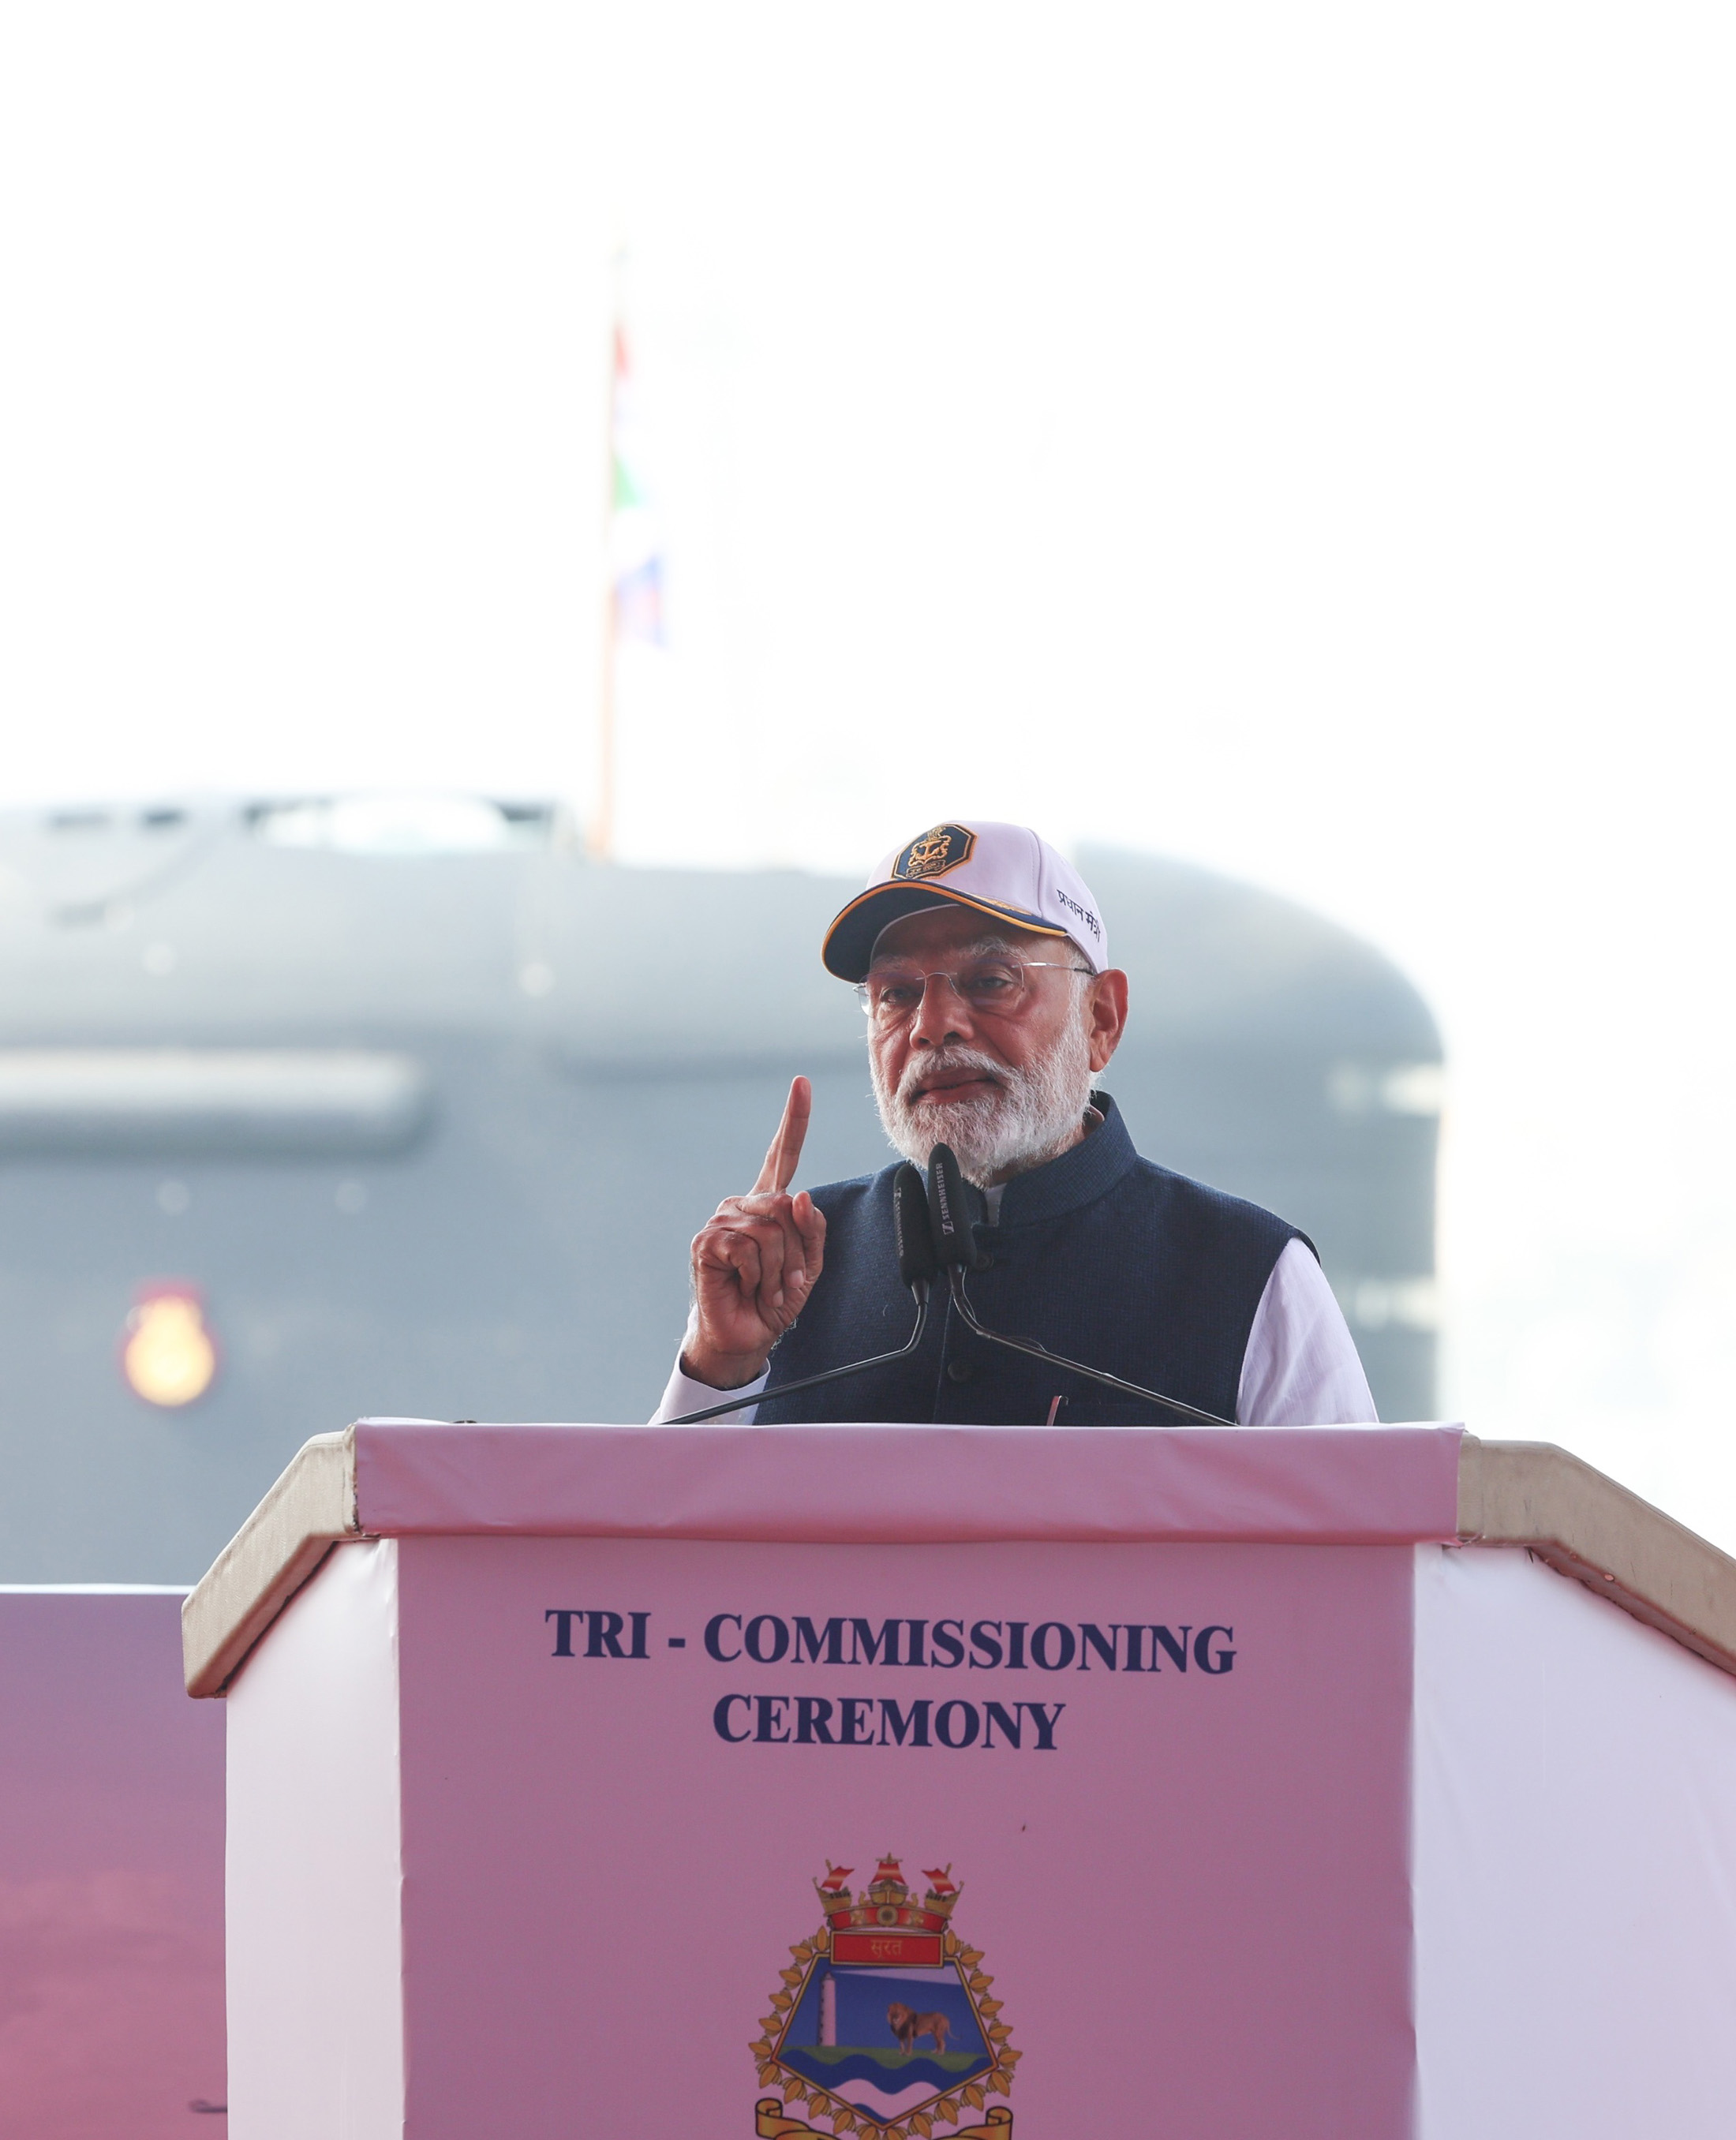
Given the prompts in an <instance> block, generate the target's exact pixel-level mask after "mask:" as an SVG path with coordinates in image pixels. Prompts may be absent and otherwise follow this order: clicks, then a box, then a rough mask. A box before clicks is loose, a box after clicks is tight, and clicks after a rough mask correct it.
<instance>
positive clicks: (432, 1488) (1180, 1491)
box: [183, 1420, 1736, 1696]
mask: <svg viewBox="0 0 1736 2140" xmlns="http://www.w3.org/2000/svg"><path fill="white" fill-rule="evenodd" d="M429 1534H448V1535H451V1534H459V1535H466V1534H468V1535H488V1536H495V1537H506V1536H541V1537H550V1536H559V1537H586V1538H643V1539H738V1540H748V1541H760V1542H764V1543H767V1544H778V1543H793V1542H798V1541H808V1542H813V1543H817V1544H969V1543H973V1542H981V1541H988V1540H995V1539H1003V1540H1022V1541H1031V1542H1049V1543H1052V1542H1059V1541H1071V1542H1078V1543H1102V1544H1108V1543H1116V1542H1120V1543H1129V1542H1138V1541H1156V1540H1167V1541H1171V1542H1175V1543H1181V1542H1190V1543H1202V1542H1214V1543H1226V1542H1240V1543H1248V1544H1277V1543H1286V1544H1322V1545H1325V1544H1339V1545H1342V1544H1362V1545H1376V1544H1384V1545H1391V1544H1422V1543H1426V1542H1430V1541H1433V1542H1436V1543H1439V1544H1451V1543H1455V1542H1465V1543H1469V1542H1478V1543H1486V1544H1516V1545H1520V1544H1522V1545H1525V1546H1528V1547H1529V1548H1530V1549H1532V1550H1533V1551H1535V1552H1537V1553H1539V1555H1540V1556H1541V1557H1542V1558H1545V1559H1547V1560H1548V1561H1550V1562H1551V1563H1552V1564H1553V1565H1555V1566H1557V1567H1558V1568H1561V1569H1562V1572H1563V1573H1568V1574H1571V1575H1574V1576H1576V1577H1577V1578H1579V1579H1580V1580H1582V1581H1584V1582H1586V1583H1589V1584H1590V1585H1591V1588H1594V1589H1595V1590H1596V1591H1597V1592H1598V1593H1599V1594H1601V1595H1602V1596H1604V1597H1606V1598H1610V1599H1611V1600H1612V1601H1613V1602H1614V1603H1617V1604H1619V1605H1621V1606H1623V1607H1625V1608H1626V1610H1628V1611H1630V1612H1634V1613H1635V1614H1636V1615H1637V1616H1638V1617H1640V1618H1642V1619H1645V1620H1647V1621H1649V1622H1650V1623H1651V1624H1653V1625H1654V1626H1656V1627H1661V1628H1662V1629H1663V1630H1664V1631H1665V1632H1667V1633H1670V1634H1671V1635H1672V1636H1674V1637H1675V1638H1676V1639H1678V1640H1679V1641H1682V1642H1685V1643H1687V1645H1688V1646H1689V1647H1691V1648H1693V1649H1694V1650H1696V1651H1698V1652H1699V1654H1700V1655H1702V1656H1704V1657H1708V1658H1709V1660H1710V1661H1713V1662H1714V1663H1716V1664H1719V1665H1720V1666H1724V1668H1725V1669H1727V1670H1732V1671H1736V1562H1733V1561H1731V1560H1730V1559H1729V1558H1727V1557H1726V1556H1725V1555H1724V1554H1723V1553H1719V1551H1718V1550H1717V1549H1716V1548H1714V1547H1713V1546H1711V1545H1709V1544H1707V1543H1706V1542H1705V1541H1704V1539H1699V1538H1697V1537H1696V1536H1695V1535H1694V1534H1693V1533H1692V1532H1691V1531H1689V1530H1687V1529H1685V1528H1684V1527H1683V1526H1682V1525H1680V1524H1676V1523H1675V1522H1673V1521H1672V1520H1671V1519H1670V1518H1669V1517H1667V1516H1665V1515H1664V1514H1661V1513H1660V1511H1659V1510H1657V1509H1653V1508H1651V1507H1650V1506H1649V1505H1648V1504H1646V1503H1645V1502H1644V1501H1641V1500H1640V1499H1639V1498H1638V1497H1637V1496H1636V1495H1632V1494H1630V1493H1628V1492H1627V1491H1626V1489H1624V1488H1622V1487H1621V1486H1618V1485H1616V1484H1615V1482H1614V1481H1613V1480H1608V1479H1606V1478H1604V1477H1603V1475H1601V1473H1599V1472H1597V1471H1596V1470H1593V1469H1592V1468H1591V1466H1590V1465H1586V1464H1583V1463H1582V1462H1580V1461H1579V1460H1578V1459H1577V1458H1575V1457H1572V1456H1570V1455H1567V1453H1566V1452H1565V1451H1564V1450H1557V1449H1552V1448H1550V1447H1549V1446H1548V1445H1546V1444H1541V1443H1500V1442H1481V1441H1478V1440H1477V1439H1476V1438H1475V1437H1474V1436H1469V1435H1466V1434H1464V1432H1463V1431H1462V1430H1461V1429H1460V1428H1459V1427H1456V1426H1396V1427H1314V1428H1294V1427H1287V1428H1255V1427H1236V1428H1212V1427H1187V1428H1089V1427H1084V1428H1081V1427H1061V1428H1046V1427H969V1426H873V1425H863V1426H772V1427H757V1426H694V1427H666V1426H555V1425H548V1426H542V1425H529V1426H495V1425H487V1424H478V1423H472V1422H460V1423H456V1424H454V1423H447V1422H442V1421H429V1420H362V1421H358V1422H357V1423H356V1425H355V1426H351V1427H350V1428H349V1429H348V1430H346V1432H344V1433H342V1434H335V1435H323V1436H318V1437H316V1439H315V1440H314V1441H310V1442H308V1443H307V1444H306V1445H305V1446H304V1447H303V1448H302V1450H301V1451H300V1452H299V1454H298V1455H297V1457H296V1458H295V1460H294V1461H293V1462H292V1464H291V1465H290V1466H289V1468H288V1470H286V1471H285V1472H284V1474H283V1475H282V1478H281V1479H279V1480H278V1481H277V1484H276V1485H274V1486H273V1487H272V1490H271V1492H270V1493H269V1494H268V1495H267V1496H266V1498H265V1499H264V1500H263V1501H262V1503H261V1504H260V1505H259V1507H258V1508H257V1509H256V1510H255V1511H254V1513H253V1515H252V1516H251V1517H249V1518H248V1522H247V1523H246V1524H244V1525H243V1528H242V1529H241V1531H240V1532H239V1533H238V1534H237V1536H236V1537H235V1539H233V1541H232V1542H231V1544H229V1545H228V1546H227V1547H226V1548H225V1549H224V1550H223V1553H222V1554H220V1555H219V1557H218V1560H217V1562H216V1563H215V1564H214V1565H213V1568H211V1570H210V1571H209V1573H208V1574H207V1575H206V1576H205V1578H204V1580H203V1581H202V1582H201V1583H199V1586H198V1587H197V1588H196V1589H195V1590H194V1592H193V1593H192V1595H191V1596H190V1597H189V1598H188V1599H187V1601H186V1604H185V1607H184V1612H183V1632H184V1650H185V1664H186V1674H187V1686H188V1691H189V1693H191V1694H194V1695H201V1696H204V1695H214V1694H219V1693H221V1692H222V1691H223V1688H224V1686H226V1685H227V1684H228V1681H229V1680H230V1679H231V1678H232V1677H233V1675H234V1674H235V1672H236V1671H238V1670H239V1668H240V1666H241V1665H242V1663H243V1661H245V1659H246V1657H247V1655H248V1652H249V1651H250V1650H251V1648H252V1647H253V1644H254V1643H255V1642H257V1641H258V1640H259V1639H260V1637H262V1635H263V1634H264V1632H266V1630H267V1628H268V1627H269V1626H270V1624H271V1622H272V1620H273V1619H274V1618H275V1617H277V1613H278V1612H281V1611H282V1608H283V1607H284V1605H285V1604H286V1603H287V1602H288V1600H289V1598H291V1597H292V1595H293V1593H295V1591H296V1590H297V1589H298V1588H300V1586H301V1585H302V1583H305V1582H306V1580H307V1579H308V1578H309V1577H310V1576H311V1574H312V1573H313V1572H314V1571H315V1569H316V1568H317V1567H318V1565H319V1563H320V1562H321V1560H322V1559H323V1558H325V1556H326V1553H328V1552H329V1551H330V1550H331V1548H332V1547H333V1546H334V1545H336V1544H341V1543H343V1542H344V1541H346V1540H351V1541H353V1540H357V1539H367V1538H379V1537H407V1536H414V1535H429Z"/></svg>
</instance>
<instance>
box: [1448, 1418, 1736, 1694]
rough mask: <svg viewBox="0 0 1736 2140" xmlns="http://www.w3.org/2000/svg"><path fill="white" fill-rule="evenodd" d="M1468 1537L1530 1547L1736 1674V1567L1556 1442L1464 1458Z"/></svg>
mask: <svg viewBox="0 0 1736 2140" xmlns="http://www.w3.org/2000/svg"><path fill="white" fill-rule="evenodd" d="M1459 1537H1460V1538H1461V1539H1464V1542H1465V1543H1466V1544H1468V1545H1470V1544H1476V1545H1523V1546H1525V1547H1528V1549H1530V1551H1531V1552H1532V1553H1535V1554H1536V1555H1537V1558H1538V1559H1539V1560H1542V1561H1547V1563H1548V1564H1549V1566H1550V1567H1552V1568H1556V1569H1557V1570H1559V1572H1560V1573H1562V1574H1563V1575H1571V1576H1572V1577H1573V1578H1574V1579H1575V1580H1576V1581H1577V1582H1579V1583H1584V1584H1585V1586H1586V1588H1587V1589H1588V1590H1591V1591H1594V1592H1595V1593H1596V1594H1597V1596H1598V1597H1600V1598H1608V1599H1609V1601H1610V1603H1611V1604H1612V1605H1619V1606H1620V1607H1621V1609H1622V1611H1623V1612H1631V1613H1632V1614H1633V1616H1634V1617H1635V1619H1636V1620H1643V1621H1645V1623H1646V1625H1647V1626H1648V1627H1656V1628H1659V1629H1660V1630H1661V1631H1662V1632H1664V1633H1665V1634H1666V1635H1670V1636H1672V1637H1674V1638H1675V1641H1677V1642H1680V1643H1682V1644H1683V1645H1684V1646H1685V1647H1686V1648H1688V1649H1690V1650H1692V1651H1694V1652H1695V1654H1696V1655H1697V1656H1699V1657H1704V1658H1705V1659H1706V1660H1707V1661H1708V1662H1709V1663H1710V1664H1714V1665H1716V1666H1719V1669H1720V1670H1721V1671H1727V1672H1732V1673H1736V1560H1732V1559H1731V1558H1730V1556H1729V1554H1728V1553H1720V1552H1719V1549H1718V1548H1717V1547H1716V1546H1715V1545H1712V1544H1709V1543H1708V1542H1707V1540H1706V1539H1703V1538H1701V1537H1700V1536H1699V1534H1697V1533H1696V1532H1694V1531H1690V1530H1689V1529H1688V1527H1687V1525H1686V1524H1679V1523H1677V1522H1676V1520H1675V1518H1674V1517H1672V1516H1666V1515H1665V1514H1664V1512H1663V1510H1662V1509H1655V1508H1653V1506H1652V1505H1651V1504H1650V1501H1642V1500H1641V1499H1640V1496H1639V1495H1637V1494H1633V1493H1630V1492H1629V1491H1628V1490H1627V1488H1626V1486H1618V1485H1616V1481H1615V1480H1613V1479H1609V1478H1606V1477H1605V1475H1603V1473H1602V1472H1601V1471H1599V1470H1595V1469H1594V1468H1593V1467H1592V1466H1591V1465H1589V1464H1587V1463H1585V1462H1584V1461H1583V1460H1582V1459H1581V1458H1579V1457H1577V1456H1572V1455H1569V1454H1568V1452H1567V1450H1565V1449H1557V1448H1556V1447H1555V1446H1554V1445H1553V1444H1552V1443H1550V1442H1547V1441H1478V1439H1477V1438H1476V1436H1474V1435H1470V1434H1468V1435H1467V1436H1465V1438H1464V1441H1463V1443H1462V1444H1461V1445H1460V1447H1459Z"/></svg>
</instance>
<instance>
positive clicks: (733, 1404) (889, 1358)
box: [657, 1279, 1143, 1426]
mask: <svg viewBox="0 0 1736 2140" xmlns="http://www.w3.org/2000/svg"><path fill="white" fill-rule="evenodd" d="M910 1292H911V1295H912V1297H913V1298H914V1299H915V1303H916V1328H915V1329H914V1330H913V1331H912V1332H911V1333H910V1342H909V1343H908V1344H907V1345H900V1347H899V1348H898V1350H897V1351H896V1352H877V1353H875V1356H874V1357H873V1358H872V1359H871V1360H852V1361H851V1362H850V1363H849V1365H848V1366H847V1367H828V1368H827V1369H826V1372H824V1374H820V1375H804V1376H803V1377H802V1379H801V1381H800V1382H780V1383H779V1384H778V1386H777V1388H776V1389H775V1390H761V1391H758V1394H757V1395H755V1396H743V1395H742V1394H741V1393H740V1392H739V1391H738V1392H737V1394H736V1395H735V1396H733V1397H726V1398H725V1399H724V1401H723V1403H722V1404H714V1405H707V1406H705V1408H704V1411H684V1412H683V1413H682V1415H681V1416H680V1418H679V1419H664V1420H660V1421H658V1422H657V1424H658V1425H659V1426H699V1423H700V1422H701V1421H703V1420H708V1419H716V1418H718V1416H720V1415H721V1414H723V1412H726V1411H741V1410H742V1409H743V1406H746V1405H750V1404H758V1402H759V1401H760V1398H761V1397H765V1398H767V1399H768V1400H769V1399H770V1398H772V1397H790V1396H795V1394H796V1392H797V1391H798V1390H811V1389H813V1388H815V1387H817V1385H818V1384H819V1383H821V1382H836V1381H837V1380H838V1379H839V1378H840V1377H841V1376H844V1375H859V1374H861V1372H862V1371H863V1369H864V1368H866V1367H890V1365H891V1363H892V1362H893V1361H895V1360H908V1359H909V1358H910V1355H911V1354H912V1353H913V1352H915V1350H916V1347H918V1346H919V1344H920V1343H921V1342H922V1335H923V1333H924V1331H925V1330H926V1329H927V1328H928V1327H929V1284H928V1280H927V1279H919V1280H918V1281H917V1282H916V1283H915V1284H914V1285H913V1286H912V1287H911V1288H910ZM1141 1394H1143V1392H1141Z"/></svg>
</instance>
